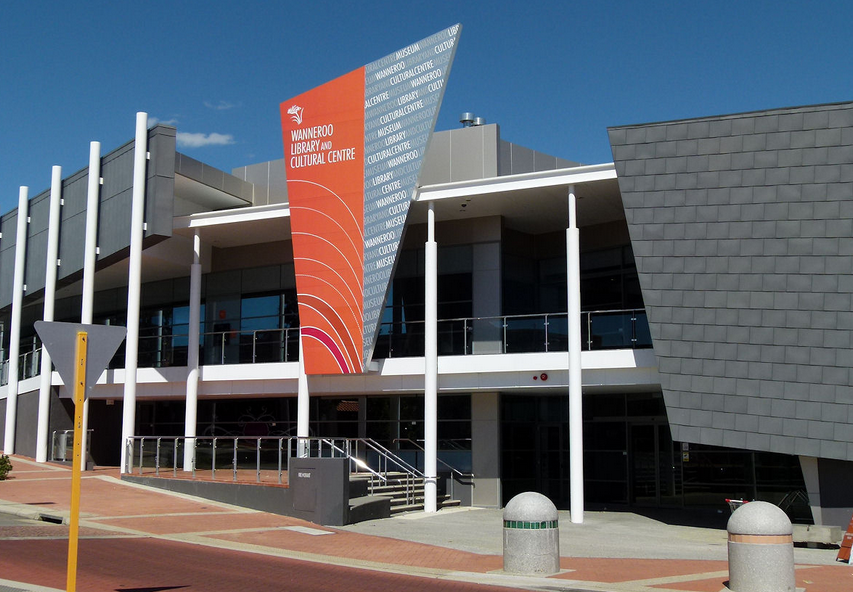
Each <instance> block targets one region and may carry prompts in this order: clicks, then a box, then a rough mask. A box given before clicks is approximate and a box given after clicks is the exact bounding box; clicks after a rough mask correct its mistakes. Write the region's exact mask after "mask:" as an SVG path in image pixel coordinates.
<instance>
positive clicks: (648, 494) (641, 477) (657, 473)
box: [628, 423, 682, 506]
mask: <svg viewBox="0 0 853 592" xmlns="http://www.w3.org/2000/svg"><path fill="white" fill-rule="evenodd" d="M629 431H630V439H629V446H630V449H629V458H630V462H629V467H630V471H631V475H630V478H629V480H628V482H629V484H630V488H629V491H630V493H631V500H630V502H631V503H632V504H636V505H638V506H673V505H680V500H681V489H682V487H681V462H680V461H681V459H680V458H679V457H678V456H676V455H677V454H678V452H677V451H676V450H675V446H674V445H673V442H672V436H671V435H670V430H669V426H668V425H666V424H661V423H630V424H629Z"/></svg>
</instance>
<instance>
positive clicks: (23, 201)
mask: <svg viewBox="0 0 853 592" xmlns="http://www.w3.org/2000/svg"><path fill="white" fill-rule="evenodd" d="M29 191H30V190H29V187H23V186H22V187H21V189H20V191H19V193H18V227H17V234H16V235H15V272H14V275H13V279H12V318H11V321H10V327H9V383H8V386H7V387H6V432H5V434H4V436H3V452H5V453H6V454H14V453H15V423H16V420H17V417H18V356H19V355H20V353H21V351H20V350H21V306H22V305H23V301H24V266H25V265H26V263H27V218H28V216H29V210H28V206H29V200H28V196H29Z"/></svg>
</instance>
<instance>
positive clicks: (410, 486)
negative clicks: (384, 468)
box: [350, 472, 460, 516]
mask: <svg viewBox="0 0 853 592" xmlns="http://www.w3.org/2000/svg"><path fill="white" fill-rule="evenodd" d="M386 479H387V480H386V481H385V482H384V483H382V484H381V485H377V484H374V487H373V490H372V491H370V489H369V486H368V482H369V477H368V476H367V475H365V474H364V473H354V474H353V475H352V476H351V477H350V489H351V491H352V490H353V486H354V485H355V484H356V483H358V482H360V481H361V482H363V485H361V484H360V483H359V485H358V486H356V487H355V489H363V490H364V491H365V492H366V493H367V497H369V498H379V497H384V498H388V499H389V500H390V506H391V515H392V516H394V515H396V514H402V513H403V512H416V511H419V510H423V509H424V480H423V478H415V479H412V478H411V477H409V476H408V475H406V473H396V472H389V473H387V475H386ZM354 501H355V500H353V499H351V500H350V503H351V504H352V503H353V502H354ZM436 501H437V506H438V509H441V508H449V507H454V506H459V505H460V502H459V500H452V499H450V496H449V495H446V494H439V495H438V496H437V500H436Z"/></svg>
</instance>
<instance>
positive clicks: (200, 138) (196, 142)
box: [177, 132, 234, 148]
mask: <svg viewBox="0 0 853 592" xmlns="http://www.w3.org/2000/svg"><path fill="white" fill-rule="evenodd" d="M177 140H178V146H180V147H181V148H202V147H204V146H227V145H228V144H233V143H234V136H232V135H231V134H217V133H212V134H191V133H188V132H178V134H177Z"/></svg>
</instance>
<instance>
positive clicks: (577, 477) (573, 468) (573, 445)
mask: <svg viewBox="0 0 853 592" xmlns="http://www.w3.org/2000/svg"><path fill="white" fill-rule="evenodd" d="M575 202H576V200H575V186H574V185H569V228H568V229H567V230H566V260H567V261H566V271H567V275H566V279H567V282H566V284H567V290H568V293H567V296H568V315H569V318H568V321H569V462H570V467H569V490H570V494H571V503H570V510H571V520H572V522H573V523H575V524H580V523H582V522H583V508H584V504H583V398H582V397H583V395H582V392H581V388H582V384H583V382H582V380H581V272H580V240H579V234H578V224H577V207H576V203H575Z"/></svg>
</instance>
